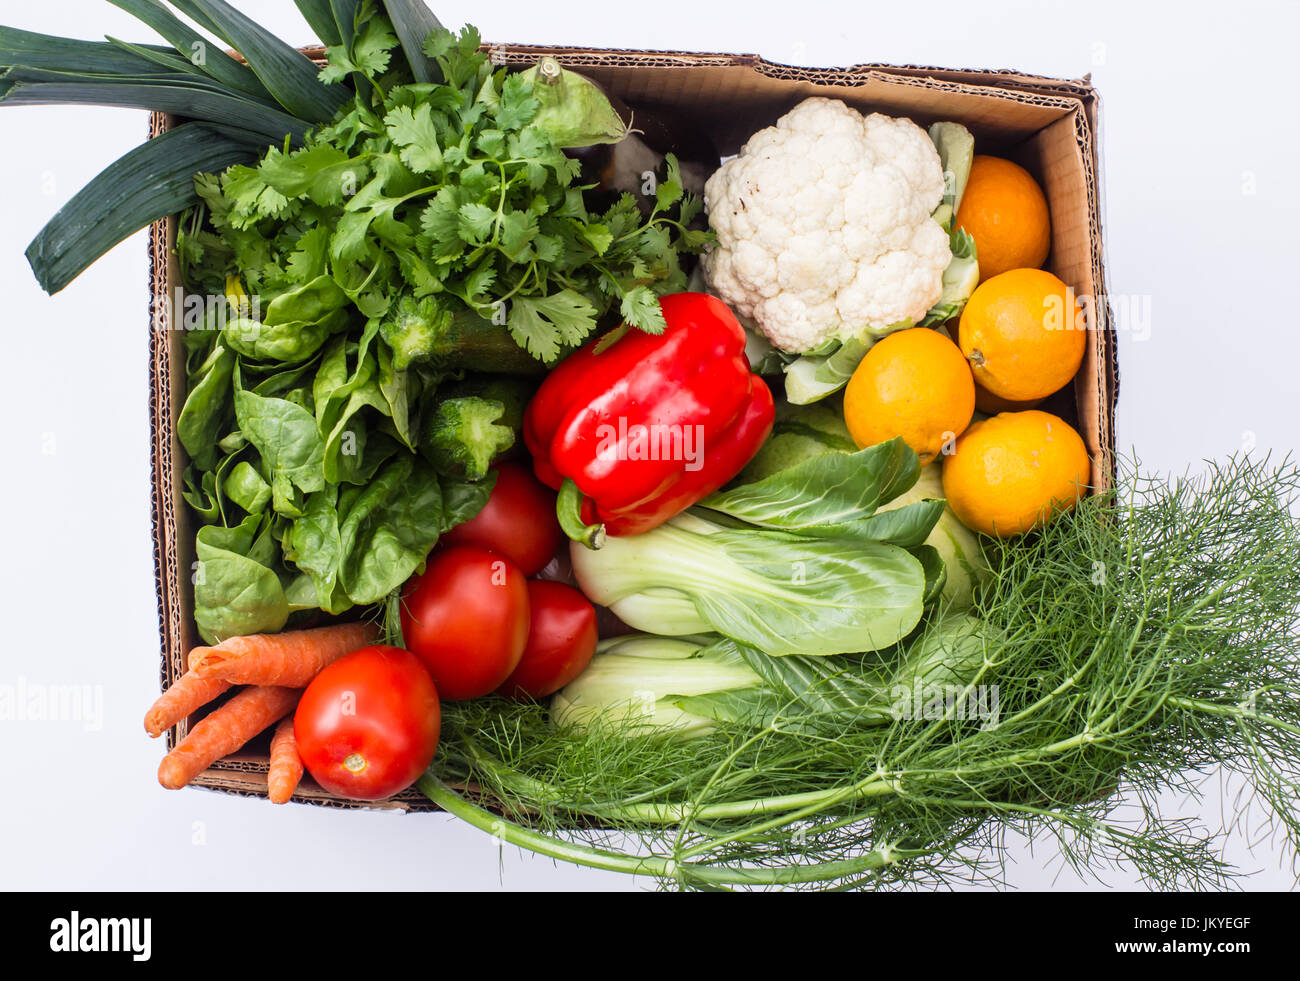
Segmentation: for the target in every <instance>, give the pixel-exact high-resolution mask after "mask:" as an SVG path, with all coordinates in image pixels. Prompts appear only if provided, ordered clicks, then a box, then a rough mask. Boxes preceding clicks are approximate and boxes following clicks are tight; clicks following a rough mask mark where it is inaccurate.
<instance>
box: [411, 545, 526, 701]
mask: <svg viewBox="0 0 1300 981" xmlns="http://www.w3.org/2000/svg"><path fill="white" fill-rule="evenodd" d="M402 637H403V638H404V639H405V640H406V646H407V647H409V648H410V649H411V651H413V652H414V653H415V654H416V655H418V656H419V658H420V660H421V661H423V662H424V665H425V667H427V668H428V669H429V674H431V675H433V682H434V684H436V685H437V686H438V693H439V694H440V695H442V697H443V698H445V699H450V700H453V701H454V700H457V699H463V698H478V697H479V696H480V695H487V694H489V693H490V692H494V691H496V690H497V689H498V688H499V687H501V682H503V681H505V680H506V678H508V677H509V676H510V672H511V671H513V670H514V669H515V667H516V666H517V665H518V664H519V658H520V657H522V656H523V653H524V645H525V644H526V643H527V642H528V588H527V581H526V580H525V579H524V574H523V573H522V572H520V571H519V567H518V566H516V565H515V564H514V563H513V562H509V561H507V560H506V559H505V558H503V557H502V556H500V555H498V554H497V553H496V552H489V551H488V550H487V549H485V548H480V547H479V546H477V545H456V546H454V547H452V548H449V549H447V551H445V552H438V553H435V554H434V555H432V556H430V558H429V565H428V568H426V569H425V571H424V575H422V576H417V577H415V578H413V579H412V580H411V581H410V582H409V583H408V584H407V588H406V590H405V592H404V594H403V602H402Z"/></svg>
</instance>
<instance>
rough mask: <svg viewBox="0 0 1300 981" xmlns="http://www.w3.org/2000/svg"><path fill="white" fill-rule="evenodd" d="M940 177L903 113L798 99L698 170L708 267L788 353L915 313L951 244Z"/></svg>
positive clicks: (912, 318) (713, 282) (727, 294)
mask: <svg viewBox="0 0 1300 981" xmlns="http://www.w3.org/2000/svg"><path fill="white" fill-rule="evenodd" d="M943 191H944V178H943V167H942V165H941V164H940V162H939V152H938V151H937V150H936V149H935V147H934V144H933V143H932V142H931V141H930V138H929V136H928V135H926V132H925V130H923V129H921V127H919V126H917V125H916V124H915V123H913V122H912V121H911V120H910V119H896V118H894V117H891V116H885V115H882V114H880V113H872V114H871V115H869V116H863V115H862V114H861V113H860V112H857V111H856V110H854V109H851V108H850V107H849V106H847V105H845V104H844V103H843V102H841V101H839V100H838V99H825V98H811V99H806V100H804V101H803V102H801V103H800V104H799V105H798V106H796V107H795V108H794V109H792V110H791V111H790V112H788V113H786V114H785V115H784V116H782V117H781V118H780V119H779V120H778V121H777V123H776V125H775V126H769V127H768V128H767V129H764V130H762V131H760V132H758V133H755V134H754V135H753V136H752V137H750V139H749V142H748V143H746V144H745V146H744V147H743V148H742V149H741V151H740V154H739V155H738V156H737V157H735V158H734V159H732V160H729V161H727V163H725V164H723V165H722V167H721V168H719V169H718V170H717V171H716V172H715V173H714V174H713V176H712V177H710V178H709V181H708V184H707V185H706V186H705V190H704V199H705V204H706V205H707V207H708V211H709V219H710V221H711V223H712V225H713V228H714V231H715V232H716V233H717V238H718V241H717V245H716V246H714V247H713V248H712V249H711V250H710V251H709V252H708V253H707V254H706V255H705V256H704V259H703V267H704V274H705V277H706V278H707V280H708V282H709V285H710V287H711V288H712V289H713V291H714V292H715V293H717V295H718V296H719V297H721V298H722V299H723V300H724V301H726V302H727V303H728V304H730V305H731V306H732V307H734V308H735V310H736V311H737V312H738V313H740V314H741V315H742V316H743V317H746V318H749V319H750V320H752V321H753V322H754V323H755V324H757V326H758V327H759V329H760V330H762V332H763V333H764V334H766V335H767V337H768V339H769V340H770V341H771V342H772V343H773V344H774V345H775V346H776V347H778V348H780V349H781V350H783V351H788V352H792V353H802V352H806V351H811V350H813V349H814V348H817V347H818V346H820V345H821V344H823V343H825V342H826V341H827V340H830V339H833V338H847V337H854V336H861V335H863V334H864V333H867V332H872V333H880V332H883V331H885V330H887V329H889V328H891V327H894V326H897V325H900V324H910V323H915V322H917V321H919V320H921V318H922V317H924V316H925V313H926V311H927V310H929V309H930V307H931V306H933V305H934V304H935V303H936V302H937V301H938V299H939V296H940V294H941V292H942V291H943V272H944V269H945V268H947V266H948V262H949V260H950V259H951V258H952V255H951V252H950V251H949V248H948V234H947V232H945V231H944V230H943V228H941V227H940V226H939V224H938V223H937V222H935V221H934V220H933V219H932V218H931V217H930V216H931V212H933V211H934V209H935V208H936V207H937V206H938V205H939V202H940V201H941V200H942V198H943Z"/></svg>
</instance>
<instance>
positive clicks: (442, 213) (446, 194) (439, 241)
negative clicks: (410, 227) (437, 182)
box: [420, 187, 465, 262]
mask: <svg viewBox="0 0 1300 981" xmlns="http://www.w3.org/2000/svg"><path fill="white" fill-rule="evenodd" d="M463 203H464V202H463V200H462V195H461V193H460V192H459V191H458V190H457V188H454V187H444V188H442V189H441V190H439V191H438V193H437V194H436V195H435V196H434V199H433V200H432V201H430V202H429V204H428V206H427V207H426V208H425V209H424V211H423V213H422V214H421V215H420V227H421V228H422V229H423V230H424V234H425V237H426V239H427V245H428V248H427V250H426V251H427V254H428V255H429V258H431V259H432V260H433V261H434V262H442V261H451V260H452V259H455V258H456V257H457V256H459V255H460V254H461V253H462V252H464V251H465V242H464V240H463V239H462V238H461V237H460V208H461V205H462V204H463Z"/></svg>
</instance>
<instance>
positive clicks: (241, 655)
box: [190, 623, 379, 688]
mask: <svg viewBox="0 0 1300 981" xmlns="http://www.w3.org/2000/svg"><path fill="white" fill-rule="evenodd" d="M378 639H379V628H378V626H376V625H375V624H373V623H343V624H339V625H338V626H334V627H317V628H316V629H314V630H288V631H285V632H284V633H280V634H253V635H251V636H248V637H231V638H230V639H229V640H223V641H222V642H221V643H220V644H218V645H217V646H216V647H196V648H194V650H192V651H190V670H191V671H193V672H194V673H195V674H197V675H198V676H199V677H200V678H214V679H215V678H219V679H221V680H222V681H229V682H231V683H232V684H236V685H281V686H284V687H287V688H305V687H306V686H307V685H308V684H309V683H310V682H311V680H312V678H314V677H316V675H317V674H319V673H320V670H321V668H323V667H325V665H327V664H329V663H330V662H331V661H336V660H338V659H339V658H340V657H342V656H343V655H344V654H350V653H352V652H353V651H356V650H360V649H361V648H362V647H366V646H368V645H370V644H373V643H374V642H375V641H377V640H378Z"/></svg>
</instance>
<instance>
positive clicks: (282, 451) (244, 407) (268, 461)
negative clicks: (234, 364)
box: [235, 388, 325, 517]
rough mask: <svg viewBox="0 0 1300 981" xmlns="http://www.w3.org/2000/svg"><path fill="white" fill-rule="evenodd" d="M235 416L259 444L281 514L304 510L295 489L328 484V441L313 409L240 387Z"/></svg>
mask: <svg viewBox="0 0 1300 981" xmlns="http://www.w3.org/2000/svg"><path fill="white" fill-rule="evenodd" d="M235 417H236V418H237V419H238V420H239V428H240V431H241V432H242V433H243V434H244V435H245V436H246V437H247V438H248V441H249V442H250V443H252V444H253V445H254V446H255V447H257V451H258V452H259V453H260V454H261V456H262V464H263V467H264V472H265V473H266V474H267V475H268V476H269V480H270V484H271V497H272V507H274V508H275V510H276V511H278V512H280V513H281V514H287V515H289V516H290V517H296V516H297V515H298V514H300V513H301V509H300V508H299V506H298V504H297V497H298V495H295V493H294V488H297V489H298V490H301V491H303V492H305V493H311V492H312V491H318V490H321V489H322V488H323V487H324V486H325V474H324V472H323V470H322V462H323V460H324V456H325V444H324V442H323V441H322V440H321V438H320V434H319V433H318V432H317V431H316V420H315V418H314V417H313V416H312V414H311V413H310V412H308V411H307V410H306V409H304V408H303V407H302V406H300V405H296V404H294V403H293V402H291V401H288V400H287V399H276V398H263V397H262V396H260V395H257V394H255V393H253V392H249V391H245V390H243V389H239V388H237V389H236V391H235Z"/></svg>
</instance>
